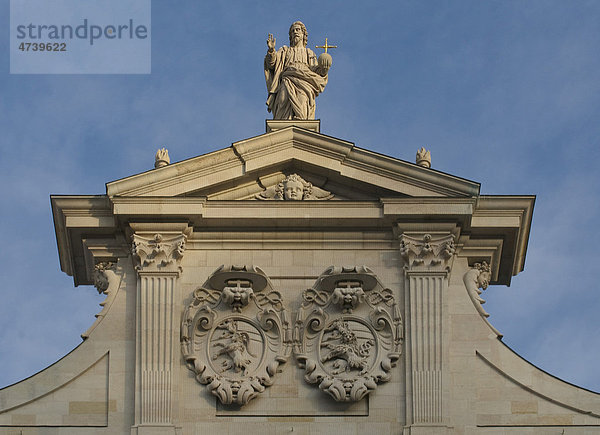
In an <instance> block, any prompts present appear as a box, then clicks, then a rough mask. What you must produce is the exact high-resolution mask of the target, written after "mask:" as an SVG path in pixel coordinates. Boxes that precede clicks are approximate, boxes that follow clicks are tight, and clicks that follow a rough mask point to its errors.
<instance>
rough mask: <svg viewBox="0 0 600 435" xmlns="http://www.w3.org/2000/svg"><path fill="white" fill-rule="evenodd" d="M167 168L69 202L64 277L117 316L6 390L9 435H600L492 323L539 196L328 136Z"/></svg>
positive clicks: (305, 133)
mask: <svg viewBox="0 0 600 435" xmlns="http://www.w3.org/2000/svg"><path fill="white" fill-rule="evenodd" d="M165 153H166V151H165V152H163V153H162V154H161V156H162V157H161V159H160V160H161V162H162V163H161V164H160V165H157V167H156V169H153V170H151V171H148V172H145V173H142V174H138V175H133V176H131V177H127V178H124V179H121V180H117V181H114V182H110V183H108V184H107V192H106V195H101V196H56V197H52V209H53V214H54V219H55V228H56V237H57V242H58V250H59V256H60V263H61V268H62V270H63V271H64V272H65V273H67V274H68V275H71V276H73V279H74V283H75V285H86V284H94V285H95V286H96V288H97V289H98V291H100V292H102V293H104V294H106V299H105V300H104V302H103V304H102V309H101V311H100V312H99V314H98V315H97V318H96V321H95V322H94V323H93V324H92V325H91V326H90V328H89V329H88V330H87V331H86V332H85V333H84V334H83V335H82V337H83V338H84V341H83V342H82V343H81V345H80V346H79V347H78V348H76V349H75V350H74V351H73V352H71V353H70V354H68V355H66V356H65V357H64V358H63V359H61V360H60V361H58V362H57V363H55V364H54V365H52V366H50V367H48V368H47V369H45V370H43V371H42V372H40V373H38V374H36V375H34V376H32V377H31V378H28V379H27V380H24V381H22V382H20V383H17V384H15V385H12V386H10V387H7V388H5V389H2V390H0V433H1V434H20V433H22V434H38V433H40V434H41V433H51V434H100V433H101V434H115V433H123V434H125V433H127V434H140V435H143V434H168V433H172V434H204V433H212V434H237V433H243V434H249V433H273V434H278V433H287V432H291V431H293V432H294V433H307V434H317V433H328V434H342V433H343V434H362V433H373V434H405V435H408V434H411V435H415V434H563V433H564V434H596V433H600V395H598V394H596V393H593V392H590V391H587V390H585V389H582V388H578V387H575V386H573V385H570V384H568V383H565V382H563V381H560V380H558V379H556V378H554V377H552V376H551V375H549V374H547V373H545V372H543V371H541V370H539V369H537V368H536V367H534V366H533V365H531V364H530V363H528V362H527V361H525V360H523V359H522V358H520V357H519V356H518V355H516V354H515V353H514V352H512V351H511V350H510V349H509V348H508V347H506V346H505V345H504V344H503V343H502V341H501V338H502V336H501V335H500V333H499V332H498V331H497V330H496V329H495V328H494V327H493V326H492V325H491V324H490V323H489V321H488V313H487V312H486V310H484V309H483V307H482V304H483V303H484V299H483V298H482V291H483V290H485V289H486V288H487V287H488V285H490V286H503V285H509V284H510V280H511V277H512V276H514V275H516V274H518V273H519V272H521V271H522V270H523V267H524V261H525V253H526V247H527V241H528V237H529V230H530V225H531V217H532V212H533V205H534V197H532V196H485V195H480V193H479V187H480V186H479V184H478V183H475V182H472V181H468V180H465V179H462V178H459V177H455V176H452V175H449V174H445V173H442V172H439V171H436V170H435V169H431V168H429V167H428V166H427V165H417V164H413V163H408V162H404V161H401V160H397V159H394V158H391V157H386V156H382V155H379V154H376V153H372V152H370V151H368V150H365V149H361V148H359V147H356V146H355V145H354V144H352V143H350V142H347V141H344V140H341V139H337V138H333V137H329V136H326V135H323V134H321V133H320V132H319V121H314V120H311V121H282V120H278V121H267V133H265V134H264V135H261V136H258V137H254V138H251V139H247V140H243V141H240V142H236V143H234V144H233V145H232V146H231V147H228V148H225V149H221V150H218V151H215V152H213V153H210V154H206V155H203V156H200V157H196V158H193V159H189V160H186V161H182V162H178V163H172V164H170V163H169V159H168V158H164V156H165ZM167 155H168V154H167ZM163 163H164V164H163Z"/></svg>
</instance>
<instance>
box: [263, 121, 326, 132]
mask: <svg viewBox="0 0 600 435" xmlns="http://www.w3.org/2000/svg"><path fill="white" fill-rule="evenodd" d="M292 125H294V126H296V127H300V128H304V129H306V130H311V131H316V132H317V133H320V132H321V120H320V119H308V120H300V119H267V120H266V126H267V129H266V130H267V133H271V132H272V131H277V130H283V129H284V128H288V127H290V126H292Z"/></svg>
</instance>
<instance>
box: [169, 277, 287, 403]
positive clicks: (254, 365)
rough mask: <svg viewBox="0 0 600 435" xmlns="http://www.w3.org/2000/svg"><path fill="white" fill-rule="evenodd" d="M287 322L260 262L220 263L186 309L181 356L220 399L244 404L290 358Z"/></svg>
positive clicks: (198, 379)
mask: <svg viewBox="0 0 600 435" xmlns="http://www.w3.org/2000/svg"><path fill="white" fill-rule="evenodd" d="M287 324H288V322H287V316H286V313H285V309H284V307H283V304H282V301H281V294H280V293H279V292H277V291H275V290H273V287H272V285H271V282H270V280H269V278H268V277H267V276H266V275H265V273H264V272H263V271H262V270H261V269H260V268H258V267H253V266H242V267H236V266H227V267H225V266H221V267H220V268H219V269H217V270H216V271H215V272H214V273H213V274H212V275H211V276H210V277H209V278H208V280H207V282H206V284H205V285H204V286H202V287H200V288H198V289H196V290H195V291H194V294H193V299H192V301H191V302H190V303H189V305H188V306H187V308H186V310H185V312H184V315H183V322H182V325H181V347H182V353H183V357H184V360H185V362H186V364H187V366H188V368H189V369H190V370H191V371H192V372H194V373H195V375H196V380H197V381H198V382H200V383H201V384H205V385H206V386H207V388H208V389H209V390H210V392H211V393H212V394H214V395H215V396H217V398H218V399H219V400H220V401H221V403H223V404H225V405H230V404H236V405H245V404H246V403H248V402H249V401H250V400H252V399H253V398H255V397H256V396H258V395H259V394H260V393H262V392H263V391H265V389H266V388H267V387H269V386H270V385H272V384H273V379H272V377H273V376H274V375H275V374H276V373H277V371H278V367H279V365H280V364H283V363H285V362H286V361H287V359H288V357H289V354H290V350H291V349H290V346H289V343H287V342H285V341H284V331H285V330H286V329H288V327H287Z"/></svg>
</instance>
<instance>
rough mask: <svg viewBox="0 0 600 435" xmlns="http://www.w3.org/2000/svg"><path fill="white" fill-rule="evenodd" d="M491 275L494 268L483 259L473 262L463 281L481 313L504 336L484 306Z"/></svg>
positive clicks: (495, 331)
mask: <svg viewBox="0 0 600 435" xmlns="http://www.w3.org/2000/svg"><path fill="white" fill-rule="evenodd" d="M491 276H492V269H491V267H490V265H489V264H488V263H487V262H485V261H482V262H481V263H474V264H473V267H471V269H469V270H468V271H467V273H465V274H464V276H463V282H464V283H465V288H466V289H467V293H468V294H469V297H470V298H471V302H473V305H474V306H475V308H476V309H477V312H478V313H479V315H480V316H481V317H482V318H483V319H484V320H485V322H486V323H487V324H488V326H489V327H490V328H491V329H492V331H494V333H495V334H496V335H498V336H499V337H502V334H501V333H500V332H499V331H498V330H497V329H496V328H494V326H492V324H491V323H489V321H488V320H487V318H488V317H489V316H490V315H489V314H488V312H487V311H486V310H485V309H484V308H483V304H485V300H484V299H483V298H482V297H481V294H482V292H483V290H486V289H487V288H488V286H489V284H490V279H491Z"/></svg>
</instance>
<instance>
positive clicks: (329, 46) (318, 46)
mask: <svg viewBox="0 0 600 435" xmlns="http://www.w3.org/2000/svg"><path fill="white" fill-rule="evenodd" d="M315 48H324V49H325V53H327V49H328V48H338V47H337V45H328V44H327V38H325V45H315Z"/></svg>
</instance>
